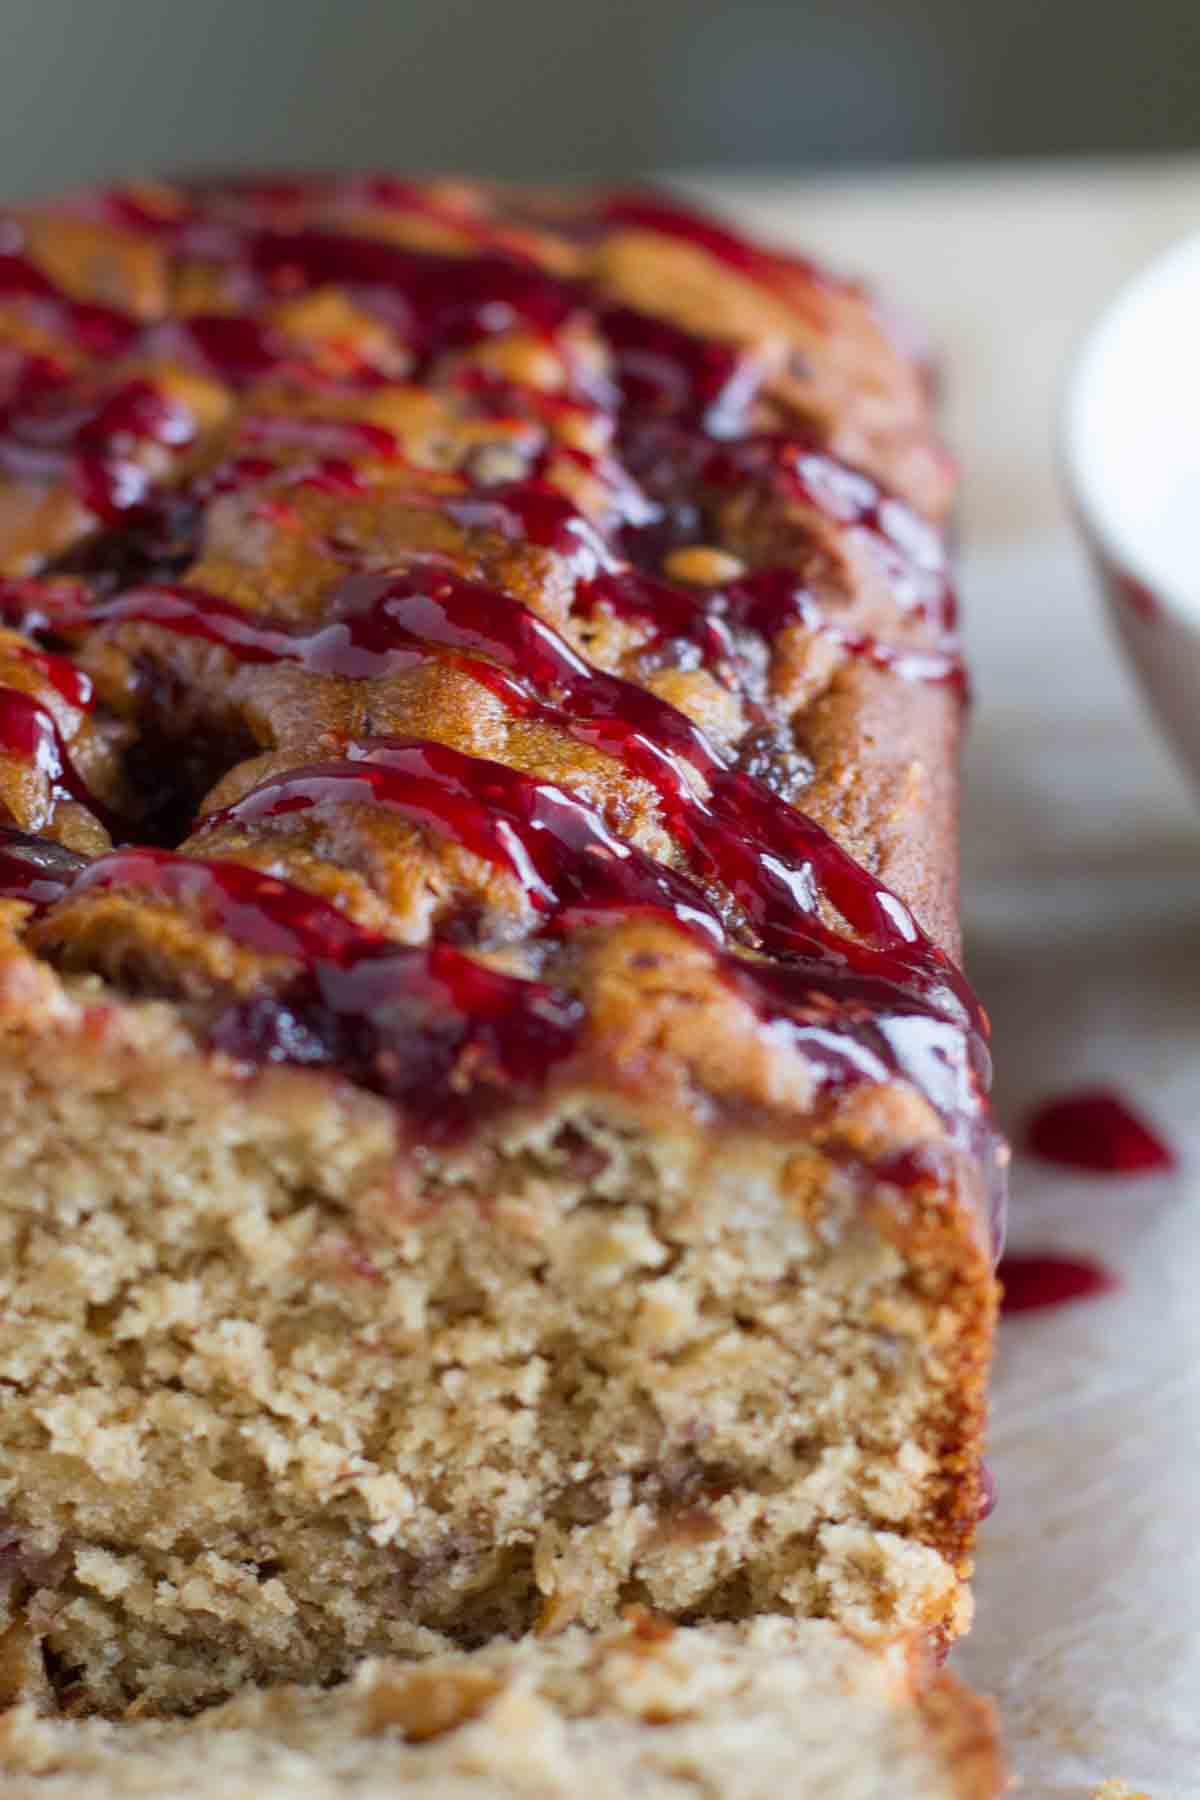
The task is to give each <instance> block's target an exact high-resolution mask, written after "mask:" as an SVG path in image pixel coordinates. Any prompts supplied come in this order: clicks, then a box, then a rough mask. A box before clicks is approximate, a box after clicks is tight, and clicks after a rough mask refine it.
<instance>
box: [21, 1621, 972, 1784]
mask: <svg viewBox="0 0 1200 1800" xmlns="http://www.w3.org/2000/svg"><path fill="white" fill-rule="evenodd" d="M0 1776H2V1777H3V1778H4V1792H5V1795H6V1796H7V1797H8V1800H109V1797H110V1796H114V1797H115V1796H121V1797H122V1800H124V1797H125V1796H133V1795H147V1796H150V1795H153V1796H155V1800H184V1797H185V1796H186V1797H188V1800H205V1797H206V1796H209V1795H211V1796H213V1797H214V1800H217V1797H219V1800H251V1797H253V1800H290V1797H291V1796H296V1797H297V1800H300V1796H303V1800H325V1797H326V1796H329V1797H330V1800H333V1797H334V1796H338V1797H339V1800H343V1797H345V1800H351V1797H353V1800H376V1796H378V1797H379V1800H383V1797H384V1796H391V1795H394V1794H397V1793H401V1794H414V1795H421V1794H428V1795H437V1796H438V1800H458V1797H459V1796H461V1797H462V1800H468V1796H469V1797H470V1800H484V1796H495V1797H496V1800H500V1797H501V1796H512V1797H514V1800H515V1797H518V1796H530V1797H532V1796H536V1797H537V1800H557V1797H559V1796H561V1797H562V1800H576V1797H577V1796H593V1795H595V1796H597V1797H599V1796H602V1795H603V1796H605V1797H606V1800H608V1797H611V1800H623V1797H624V1796H626V1795H629V1794H638V1795H644V1796H645V1800H660V1797H661V1800H667V1797H668V1796H671V1795H681V1796H682V1795H693V1794H696V1793H703V1794H706V1795H710V1796H712V1800H774V1796H776V1795H778V1794H782V1793H786V1794H788V1795H792V1796H795V1800H808V1797H811V1800H990V1797H991V1796H993V1795H995V1794H997V1793H999V1792H1000V1790H1001V1785H1002V1780H1001V1769H1000V1763H999V1758H998V1755H997V1751H996V1744H995V1737H994V1730H993V1725H992V1720H991V1715H990V1712H989V1709H988V1708H987V1707H986V1706H985V1705H983V1704H982V1703H981V1702H979V1701H977V1700H974V1699H973V1698H972V1697H971V1696H970V1695H968V1694H967V1693H966V1691H965V1690H964V1689H963V1688H961V1687H960V1686H959V1685H958V1684H957V1683H956V1682H954V1681H953V1680H952V1679H951V1678H950V1677H949V1676H945V1675H943V1676H942V1677H941V1678H940V1679H938V1680H937V1681H936V1682H935V1683H934V1684H933V1685H932V1686H930V1687H928V1688H927V1689H924V1690H922V1689H919V1688H916V1687H914V1684H913V1682H912V1678H911V1676H910V1675H909V1673H908V1672H907V1671H906V1669H905V1668H904V1665H903V1662H902V1660H901V1659H900V1658H898V1657H897V1656H895V1655H892V1656H875V1655H872V1654H871V1653H869V1652H867V1651H865V1650H863V1649H862V1648H860V1647H859V1646H857V1645H855V1644H853V1643H852V1642H851V1641H850V1640H849V1639H847V1638H845V1637H843V1636H841V1635H840V1634H839V1633H837V1632H836V1631H835V1630H834V1629H833V1628H832V1627H830V1626H828V1625H825V1624H823V1623H821V1622H819V1621H807V1622H801V1623H796V1622H792V1621H787V1620H783V1619H779V1618H763V1619H757V1620H755V1621H754V1622H753V1623H752V1624H749V1625H716V1626H707V1627H693V1628H690V1629H689V1628H685V1629H681V1630H675V1631H673V1630H672V1629H671V1627H669V1626H666V1627H663V1626H660V1625H658V1624H657V1623H655V1622H653V1621H650V1620H649V1619H648V1618H647V1619H644V1620H642V1621H641V1622H640V1623H639V1624H635V1625H633V1626H631V1627H618V1628H615V1629H613V1628H609V1630H607V1631H606V1632H604V1633H602V1634H600V1635H598V1636H597V1635H593V1634H589V1633H587V1632H585V1631H583V1630H581V1629H579V1628H578V1627H573V1628H572V1629H571V1630H570V1631H568V1632H566V1633H564V1634H563V1635H562V1636H560V1637H558V1638H556V1639H552V1640H549V1641H547V1642H540V1643H539V1642H532V1641H529V1640H526V1641H525V1642H524V1643H521V1644H494V1645H492V1646H490V1647H489V1648H487V1649H483V1650H476V1651H473V1652H471V1653H469V1654H465V1655H464V1654H457V1655H448V1656H439V1657H435V1658H433V1659H432V1660H430V1661H427V1662H417V1663H402V1662H395V1661H382V1662H368V1663H365V1664H364V1665H362V1667H361V1668H360V1669H359V1670H358V1672H357V1674H356V1675H355V1677H354V1680H353V1681H352V1682H351V1683H349V1684H348V1685H347V1686H345V1687H341V1688H337V1689H334V1690H333V1691H332V1692H330V1691H327V1690H322V1689H319V1688H311V1687H310V1688H297V1687H289V1688H275V1689H272V1690H269V1691H264V1690H262V1689H251V1690H248V1691H246V1692H244V1693H242V1694H239V1695H238V1697H237V1698H236V1699H234V1700H231V1701H228V1702H226V1703H225V1704H224V1705H222V1706H219V1707H215V1708H213V1709H212V1710H210V1711H209V1712H206V1713H203V1714H201V1716H200V1717H199V1718H197V1719H192V1720H185V1721H179V1720H175V1721H151V1720H144V1721H137V1720H133V1721H124V1722H116V1723H107V1722H103V1721H99V1720H90V1721H82V1722H67V1721H61V1720H60V1721H48V1720H45V1719H43V1718H39V1717H38V1716H37V1714H36V1713H35V1712H34V1710H33V1708H32V1707H29V1706H25V1707H21V1708H18V1709H16V1710H15V1711H12V1712H9V1713H8V1714H7V1715H3V1716H0Z"/></svg>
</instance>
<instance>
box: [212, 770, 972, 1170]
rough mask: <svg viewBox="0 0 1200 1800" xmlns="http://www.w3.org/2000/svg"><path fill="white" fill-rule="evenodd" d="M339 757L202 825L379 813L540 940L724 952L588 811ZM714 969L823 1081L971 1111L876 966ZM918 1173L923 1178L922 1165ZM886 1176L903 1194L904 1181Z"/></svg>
mask: <svg viewBox="0 0 1200 1800" xmlns="http://www.w3.org/2000/svg"><path fill="white" fill-rule="evenodd" d="M347 758H348V760H346V761H344V762H331V763H320V764H314V765H310V766H308V767H303V768H299V769H290V770H287V771H286V772H285V773H283V774H281V775H278V776H273V777H271V778H269V779H268V780H267V781H265V782H263V783H261V784H260V785H259V786H258V787H257V788H255V789H253V790H252V791H251V792H250V793H249V794H247V795H246V796H244V798H243V799H241V800H240V801H238V802H236V803H235V804H234V805H233V806H231V807H228V808H227V809H226V810H225V811H223V812H220V813H217V814H214V815H213V816H212V817H210V818H209V819H207V820H205V821H204V823H205V825H206V826H208V827H210V828H220V827H222V826H224V825H228V824H243V825H245V824H251V823H255V822H258V821H261V820H263V819H269V818H278V817H280V816H282V815H286V814H293V813H298V812H301V813H302V812H308V811H311V810H312V809H313V808H315V807H318V806H321V805H323V804H326V803H329V802H334V803H345V802H347V801H350V802H359V803H361V804H365V805H375V806H383V807H385V808H387V809H388V810H389V811H392V812H395V813H397V814H399V815H400V816H401V817H402V818H405V819H408V820H411V821H412V822H413V823H415V824H417V825H420V826H422V827H425V828H429V829H432V830H433V831H435V832H436V833H438V834H440V835H442V836H446V837H449V838H450V839H452V840H453V841H455V842H457V843H460V844H462V845H464V846H465V847H466V848H467V849H469V850H471V851H473V852H474V853H475V854H476V855H478V856H480V857H482V858H484V859H485V860H487V861H489V862H491V863H493V864H496V865H498V866H500V867H503V868H505V869H506V870H507V871H508V872H509V873H510V874H511V875H513V876H515V878H516V879H517V881H518V882H519V883H520V884H521V886H522V888H523V890H524V893H525V896H526V897H527V899H528V900H529V902H530V903H531V905H533V906H534V907H535V908H537V909H538V910H539V911H540V912H542V913H543V915H544V918H545V927H544V928H545V929H547V930H553V931H564V930H568V929H570V928H572V927H575V926H578V925H581V924H586V923H588V922H589V921H590V920H593V919H595V918H597V917H599V916H603V915H605V914H611V913H612V912H614V911H619V912H620V913H622V914H626V915H627V914H629V913H631V912H642V911H645V912H654V913H662V914H665V915H667V916H668V917H669V918H670V919H671V920H672V922H673V923H674V924H675V925H677V926H681V927H682V928H683V929H684V930H686V931H690V932H693V933H700V934H702V935H704V936H706V937H707V938H708V939H709V940H710V942H711V941H715V942H716V943H717V944H718V945H722V946H723V944H724V941H725V940H724V932H723V929H722V925H721V921H720V919H719V917H718V916H717V914H716V912H715V911H714V909H713V907H712V904H711V902H710V901H709V899H708V897H707V896H706V895H705V894H704V892H703V891H702V890H701V889H700V888H698V887H697V886H696V884H695V883H694V882H692V881H690V880H688V879H687V878H686V877H685V876H682V875H679V874H677V873H676V872H674V871H673V870H671V869H668V868H665V867H664V866H663V865H662V864H660V863H657V862H655V861H654V860H653V859H652V858H650V857H648V856H646V855H644V854H643V853H642V852H641V851H639V850H637V849H636V848H634V847H633V846H632V845H629V844H626V843H623V842H622V841H621V840H620V839H617V838H614V837H613V836H612V834H611V833H610V832H609V831H608V830H607V829H606V827H605V825H604V823H603V821H602V819H601V818H600V816H599V814H598V813H597V812H596V811H595V810H594V809H593V808H592V807H590V806H588V805H587V804H586V803H585V802H584V801H582V800H580V799H579V798H578V797H577V796H575V795H573V794H571V793H569V792H568V791H566V790H565V789H563V788H561V787H558V786H556V785H555V784H554V783H551V782H546V781H539V780H537V779H535V778H534V777H532V776H529V775H525V774H522V773H520V772H519V771H517V770H514V769H510V768H509V767H508V766H507V765H506V764H504V763H496V762H491V761H488V760H486V759H484V758H481V757H472V756H466V755H464V754H462V752H460V751H457V750H452V749H449V748H448V747H447V746H445V745H443V744H437V743H432V742H428V741H426V740H408V739H398V738H391V739H389V738H382V739H374V740H365V741H363V742H357V743H356V742H352V743H351V744H350V745H349V746H348V747H347ZM719 966H720V968H721V971H722V973H723V975H724V978H725V979H726V981H727V982H728V983H729V985H730V986H733V987H735V988H736V989H737V990H738V991H739V992H740V993H741V995H742V997H743V998H744V999H746V1000H747V1001H748V1002H749V1003H750V1004H751V1005H752V1006H753V1007H754V1009H755V1010H756V1011H757V1012H758V1013H759V1014H760V1015H761V1016H763V1017H766V1018H770V1019H777V1020H787V1021H788V1023H789V1026H790V1027H791V1035H792V1037H793V1040H794V1041H800V1040H803V1043H804V1047H805V1049H806V1050H807V1052H808V1055H809V1058H810V1061H812V1062H814V1063H816V1064H817V1066H819V1067H822V1068H823V1069H824V1070H825V1074H826V1078H827V1079H834V1080H838V1081H843V1082H844V1081H846V1080H850V1079H855V1078H859V1077H861V1076H863V1075H864V1074H870V1075H872V1076H874V1077H875V1078H877V1079H878V1078H881V1077H886V1075H888V1074H889V1073H894V1072H896V1071H899V1070H902V1071H903V1072H904V1073H905V1074H907V1075H908V1076H909V1077H910V1079H913V1080H915V1081H917V1082H918V1084H919V1085H920V1087H921V1089H922V1091H923V1092H925V1093H926V1094H927V1095H928V1096H929V1097H930V1099H931V1100H932V1101H933V1103H934V1104H935V1105H936V1106H937V1107H938V1108H939V1110H940V1111H942V1112H943V1113H945V1114H946V1115H948V1116H952V1115H954V1114H955V1113H957V1112H958V1111H960V1110H961V1107H962V1105H963V1103H964V1101H965V1100H969V1096H970V1070H969V1067H968V1065H967V1063H966V1062H965V1061H964V1060H963V1057H962V1032H961V1029H960V1027H959V1026H958V1025H957V1024H953V1025H948V1024H947V1022H946V1021H945V1019H942V1018H939V1017H938V1016H937V1014H936V1012H935V1010H934V1009H933V1008H931V1007H929V1006H928V1005H926V1004H923V1003H922V1002H921V1001H920V1000H918V999H917V998H916V996H915V995H913V994H912V993H911V991H907V992H906V991H905V989H904V988H903V986H902V985H901V983H900V982H899V981H898V980H897V979H896V973H897V972H896V970H895V968H894V966H889V965H888V964H887V963H886V962H885V961H884V959H882V958H879V957H875V958H869V957H864V958H863V959H862V960H861V961H860V962H859V963H858V964H857V965H852V964H851V962H850V960H849V959H847V962H846V964H845V966H843V967H834V968H832V969H831V968H830V967H829V966H828V963H827V962H825V961H822V960H820V959H816V960H810V961H809V962H807V963H805V964H803V965H802V964H800V963H789V964H788V965H787V966H786V967H785V968H777V967H773V966H768V965H760V964H758V963H755V962H750V961H747V960H745V959H742V958H738V957H734V956H732V955H730V956H725V957H722V958H721V959H720V962H719ZM834 995H836V996H837V1001H838V1006H837V1011H836V1016H834V1012H833V1010H832V1009H831V1007H830V998H831V997H832V996H834ZM921 1173H922V1175H923V1176H924V1177H925V1178H928V1176H929V1170H928V1169H927V1168H925V1169H923V1170H922V1172H921ZM889 1175H890V1176H894V1178H895V1179H897V1180H898V1181H899V1182H901V1184H903V1185H911V1180H912V1178H910V1177H909V1176H907V1175H906V1174H905V1173H904V1172H903V1171H899V1170H893V1171H890V1172H889Z"/></svg>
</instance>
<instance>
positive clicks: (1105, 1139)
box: [1025, 1088, 1176, 1175]
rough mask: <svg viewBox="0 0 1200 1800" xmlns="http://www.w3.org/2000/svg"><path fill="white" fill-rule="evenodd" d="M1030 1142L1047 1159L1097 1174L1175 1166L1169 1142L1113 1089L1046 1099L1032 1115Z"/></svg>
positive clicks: (1133, 1172) (1027, 1136)
mask: <svg viewBox="0 0 1200 1800" xmlns="http://www.w3.org/2000/svg"><path fill="white" fill-rule="evenodd" d="M1025 1141H1026V1144H1027V1145H1028V1148H1029V1149H1030V1150H1031V1151H1032V1152H1033V1154H1034V1155H1035V1156H1040V1157H1041V1159H1042V1161H1043V1162H1050V1163H1057V1164H1059V1166H1060V1167H1062V1168H1065V1169H1084V1170H1086V1171H1087V1172H1088V1173H1089V1174H1093V1175H1151V1174H1157V1173H1160V1172H1162V1171H1164V1170H1167V1169H1173V1168H1174V1167H1175V1164H1176V1157H1175V1153H1174V1151H1173V1150H1172V1149H1171V1147H1170V1145H1169V1144H1166V1143H1164V1142H1163V1140H1162V1139H1161V1138H1160V1137H1158V1136H1157V1135H1156V1134H1155V1132H1153V1131H1152V1130H1151V1128H1150V1127H1149V1125H1147V1124H1146V1122H1145V1121H1144V1120H1143V1119H1141V1118H1139V1117H1138V1115H1137V1113H1135V1112H1134V1111H1133V1110H1132V1108H1131V1107H1130V1106H1129V1105H1128V1104H1127V1102H1126V1101H1125V1100H1123V1099H1122V1098H1121V1096H1120V1094H1117V1093H1114V1092H1113V1091H1112V1090H1111V1089H1109V1088H1094V1089H1085V1090H1083V1091H1082V1092H1080V1093H1077V1094H1064V1095H1061V1096H1059V1097H1058V1098H1056V1099H1053V1100H1048V1101H1046V1102H1045V1103H1044V1104H1043V1105H1041V1106H1039V1107H1038V1108H1037V1110H1036V1112H1034V1113H1033V1114H1032V1116H1031V1117H1030V1119H1029V1121H1028V1123H1027V1125H1026V1130H1025Z"/></svg>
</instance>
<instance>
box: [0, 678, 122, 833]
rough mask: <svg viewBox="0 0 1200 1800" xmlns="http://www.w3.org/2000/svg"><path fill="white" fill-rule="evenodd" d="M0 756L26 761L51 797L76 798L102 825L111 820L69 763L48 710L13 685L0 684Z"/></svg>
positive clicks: (69, 758) (61, 739)
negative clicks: (38, 776)
mask: <svg viewBox="0 0 1200 1800" xmlns="http://www.w3.org/2000/svg"><path fill="white" fill-rule="evenodd" d="M0 756H12V757H16V758H18V759H19V760H20V761H21V762H24V763H28V764H29V765H30V766H31V767H32V768H33V770H34V771H35V773H36V774H38V775H40V776H41V777H42V779H43V780H44V781H46V782H47V783H48V784H49V788H50V793H51V795H52V797H53V798H54V800H56V801H60V800H77V801H78V802H79V804H80V805H81V806H86V807H87V809H88V811H89V812H91V813H94V814H95V816H96V817H97V818H98V819H100V820H101V822H102V823H103V824H105V825H106V826H107V825H109V824H110V823H111V818H110V815H109V813H108V812H107V811H106V809H105V808H104V806H103V805H102V804H101V802H100V801H98V800H97V799H96V797H95V795H94V794H92V792H91V791H90V789H89V788H88V786H87V783H86V782H85V781H84V780H83V778H82V776H81V775H79V774H78V772H77V771H76V769H75V767H74V765H73V764H72V762H71V756H70V752H69V751H68V750H67V747H66V744H65V743H64V742H63V738H62V733H61V732H60V731H59V729H58V726H57V725H56V724H55V722H54V719H53V716H52V715H51V713H50V712H49V711H48V710H47V708H46V707H44V706H42V705H41V703H40V702H39V701H37V700H35V699H34V698H33V696H32V695H31V694H23V693H21V692H20V691H19V689H17V688H9V687H0Z"/></svg>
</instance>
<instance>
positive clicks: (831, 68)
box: [0, 0, 1200, 197]
mask: <svg viewBox="0 0 1200 1800" xmlns="http://www.w3.org/2000/svg"><path fill="white" fill-rule="evenodd" d="M0 139H2V140H3V155H4V175H3V180H4V188H5V191H6V193H7V194H10V195H12V196H14V197H16V196H18V195H25V194H34V193H38V192H41V191H45V190H48V189H51V188H54V187H57V186H59V185H62V184H66V183H71V182H75V181H78V180H80V179H83V178H88V179H92V178H95V177H98V176H100V177H107V176H111V175H117V174H122V173H128V172H132V171H134V170H138V169H143V170H144V169H146V168H148V167H159V168H164V167H178V166H183V165H196V164H207V165H210V166H212V165H229V164H233V163H242V164H247V163H255V164H258V165H262V166H266V165H270V164H277V163H281V162H301V163H307V164H309V165H313V164H321V165H325V166H329V167H335V166H347V165H352V164H356V165H360V166H361V165H364V164H371V163H375V164H379V163H384V164H391V165H393V166H396V165H405V166H407V167H411V168H415V169H418V168H439V169H443V168H444V169H454V168H468V167H474V168H476V169H480V170H485V171H488V172H492V173H495V174H497V175H505V176H537V177H542V178H547V177H550V178H553V177H556V176H601V177H611V176H621V175H625V174H629V173H631V172H633V171H636V170H643V169H648V168H649V169H655V168H663V167H667V166H673V167H676V168H691V169H696V168H705V169H717V168H729V169H737V168H744V167H749V166H758V167H765V166H768V165H773V166H775V167H777V168H787V169H792V170H804V169H811V168H819V167H821V166H824V165H830V164H841V163H848V164H855V163H857V164H862V163H874V164H878V163H884V162H905V161H929V160H935V159H936V160H943V159H957V158H982V157H997V156H1012V155H1021V156H1044V155H1048V154H1062V153H1066V154H1072V155H1079V154H1087V153H1096V152H1101V153H1103V152H1116V151H1130V150H1133V151H1137V150H1147V151H1149V150H1162V149H1185V148H1188V147H1191V146H1194V145H1196V144H1197V143H1198V142H1200V0H1134V3H1133V4H1126V5H1119V4H1115V3H1110V0H990V3H988V0H490V3H488V0H0Z"/></svg>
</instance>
